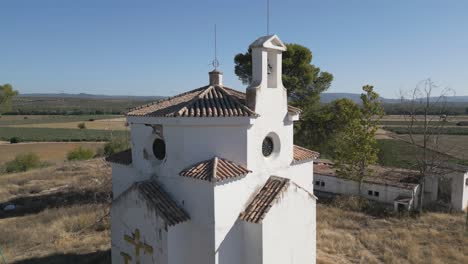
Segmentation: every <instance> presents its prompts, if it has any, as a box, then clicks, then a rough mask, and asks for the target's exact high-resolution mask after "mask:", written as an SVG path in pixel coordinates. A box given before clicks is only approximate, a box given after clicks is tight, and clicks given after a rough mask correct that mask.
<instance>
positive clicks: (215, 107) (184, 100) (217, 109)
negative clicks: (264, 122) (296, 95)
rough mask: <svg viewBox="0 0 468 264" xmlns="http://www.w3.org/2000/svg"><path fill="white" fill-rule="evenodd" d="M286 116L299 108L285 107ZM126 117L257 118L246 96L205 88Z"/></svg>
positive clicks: (227, 90) (216, 87)
mask: <svg viewBox="0 0 468 264" xmlns="http://www.w3.org/2000/svg"><path fill="white" fill-rule="evenodd" d="M288 112H290V113H292V114H299V113H300V112H301V110H300V109H299V108H296V107H293V106H288ZM127 115H128V116H155V117H240V116H247V117H257V116H258V114H256V113H255V112H254V111H253V110H251V109H250V108H249V107H247V105H246V101H245V93H243V92H239V91H237V90H234V89H231V88H228V87H225V86H219V85H215V86H212V85H208V86H204V87H201V88H198V89H195V90H192V91H189V92H186V93H182V94H179V95H176V96H174V97H169V98H165V99H162V100H159V101H156V102H153V103H150V104H146V105H142V106H139V107H136V108H133V109H131V110H130V111H129V112H128V113H127Z"/></svg>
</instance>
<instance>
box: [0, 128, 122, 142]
mask: <svg viewBox="0 0 468 264" xmlns="http://www.w3.org/2000/svg"><path fill="white" fill-rule="evenodd" d="M126 136H128V131H124V130H119V131H112V130H96V129H78V128H76V129H66V128H23V127H0V140H4V141H9V140H10V139H11V138H12V137H18V138H19V139H20V140H21V141H31V142H41V141H47V142H51V141H58V142H64V141H65V142H66V141H109V140H110V139H111V138H112V137H126Z"/></svg>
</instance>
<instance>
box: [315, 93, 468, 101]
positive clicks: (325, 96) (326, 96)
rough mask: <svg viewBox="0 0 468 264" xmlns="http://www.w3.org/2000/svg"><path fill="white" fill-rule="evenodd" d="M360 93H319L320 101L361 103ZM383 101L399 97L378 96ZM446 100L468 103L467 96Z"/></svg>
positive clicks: (452, 97)
mask: <svg viewBox="0 0 468 264" xmlns="http://www.w3.org/2000/svg"><path fill="white" fill-rule="evenodd" d="M360 96H361V95H360V94H354V93H322V94H321V95H320V101H321V102H322V103H330V102H332V101H334V100H337V99H341V98H347V99H350V100H353V101H354V102H356V103H361V98H360ZM380 99H381V100H382V101H383V102H384V103H399V102H400V99H389V98H383V97H381V98H380ZM435 99H436V98H435V97H434V98H432V100H435ZM447 102H453V103H468V96H449V97H447Z"/></svg>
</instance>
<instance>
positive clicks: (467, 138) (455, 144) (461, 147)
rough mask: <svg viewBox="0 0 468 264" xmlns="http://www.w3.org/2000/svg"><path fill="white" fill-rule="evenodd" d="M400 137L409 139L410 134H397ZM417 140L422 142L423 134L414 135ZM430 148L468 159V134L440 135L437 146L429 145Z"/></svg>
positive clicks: (405, 139)
mask: <svg viewBox="0 0 468 264" xmlns="http://www.w3.org/2000/svg"><path fill="white" fill-rule="evenodd" d="M396 137H397V138H399V139H402V140H404V141H409V140H410V138H409V135H397V136H396ZM414 138H415V140H416V142H419V143H420V144H422V140H423V136H422V135H414ZM429 147H430V148H432V149H436V150H438V151H439V152H443V153H446V154H448V155H450V156H453V157H456V158H458V159H463V160H468V135H463V136H461V135H458V136H457V135H440V136H439V142H438V144H437V146H434V145H433V144H430V145H429Z"/></svg>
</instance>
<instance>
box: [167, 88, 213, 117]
mask: <svg viewBox="0 0 468 264" xmlns="http://www.w3.org/2000/svg"><path fill="white" fill-rule="evenodd" d="M212 87H213V86H212V85H210V84H209V85H206V86H203V87H200V88H198V89H200V92H199V93H198V94H197V95H195V96H194V97H193V98H192V99H190V101H188V102H187V103H186V104H185V106H184V107H182V108H181V109H180V110H179V111H177V112H176V115H175V116H181V115H182V113H183V112H185V111H188V109H189V107H190V106H192V105H194V104H195V102H196V101H198V100H200V99H201V97H200V96H201V95H202V94H205V93H207V92H208V91H210V90H211V89H213V88H212ZM194 91H195V90H192V92H194Z"/></svg>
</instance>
